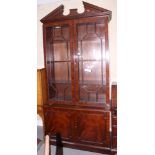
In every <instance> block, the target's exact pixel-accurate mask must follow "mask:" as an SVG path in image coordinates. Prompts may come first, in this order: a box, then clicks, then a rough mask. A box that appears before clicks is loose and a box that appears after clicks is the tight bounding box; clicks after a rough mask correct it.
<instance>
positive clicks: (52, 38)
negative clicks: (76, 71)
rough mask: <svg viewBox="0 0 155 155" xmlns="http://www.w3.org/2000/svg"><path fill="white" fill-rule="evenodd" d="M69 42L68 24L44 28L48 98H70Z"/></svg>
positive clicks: (68, 99)
mask: <svg viewBox="0 0 155 155" xmlns="http://www.w3.org/2000/svg"><path fill="white" fill-rule="evenodd" d="M70 43H71V39H70V26H69V25H68V24H57V25H54V26H50V27H47V28H46V66H47V77H48V92H49V99H50V100H56V101H60V100H65V101H70V100H71V99H72V91H71V90H72V88H71V51H70Z"/></svg>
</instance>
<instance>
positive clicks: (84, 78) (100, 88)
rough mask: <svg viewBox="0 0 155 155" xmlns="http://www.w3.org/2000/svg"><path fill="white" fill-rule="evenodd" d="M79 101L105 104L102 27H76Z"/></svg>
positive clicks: (99, 25) (91, 24) (94, 25)
mask: <svg viewBox="0 0 155 155" xmlns="http://www.w3.org/2000/svg"><path fill="white" fill-rule="evenodd" d="M77 31H78V57H79V59H78V60H79V96H80V101H86V102H98V103H104V102H105V98H106V96H105V83H106V79H105V77H106V72H105V62H106V61H105V46H104V45H105V44H104V25H103V24H100V23H86V24H79V25H77Z"/></svg>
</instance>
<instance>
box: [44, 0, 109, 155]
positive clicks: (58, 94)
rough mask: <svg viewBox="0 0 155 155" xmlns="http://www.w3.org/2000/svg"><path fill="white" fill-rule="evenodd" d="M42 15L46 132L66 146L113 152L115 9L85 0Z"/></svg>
mask: <svg viewBox="0 0 155 155" xmlns="http://www.w3.org/2000/svg"><path fill="white" fill-rule="evenodd" d="M83 5H84V9H85V11H84V12H83V13H81V14H79V13H77V9H71V10H70V13H69V15H67V16H64V15H63V11H64V6H63V5H61V6H59V7H58V8H56V9H55V10H54V11H52V12H51V13H50V14H48V15H47V16H45V17H44V18H43V19H41V22H42V23H43V41H44V60H45V61H44V62H45V68H46V88H45V89H46V90H47V92H48V93H47V98H46V99H47V100H46V102H44V117H45V134H49V135H51V137H50V140H51V143H55V140H56V139H57V137H58V136H59V137H61V140H62V145H63V146H66V147H71V148H76V149H82V150H88V151H94V152H102V153H107V154H110V153H111V139H110V130H109V129H110V110H111V108H110V100H109V59H108V55H109V44H108V42H109V41H108V22H109V21H110V19H111V11H109V10H106V9H104V8H100V7H97V6H95V5H92V4H89V3H86V2H83Z"/></svg>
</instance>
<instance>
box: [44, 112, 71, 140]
mask: <svg viewBox="0 0 155 155" xmlns="http://www.w3.org/2000/svg"><path fill="white" fill-rule="evenodd" d="M45 121H46V123H45V124H46V133H50V134H51V136H52V137H53V138H56V137H57V136H58V137H60V138H61V139H62V140H71V139H72V128H73V112H71V111H68V110H64V109H52V110H49V111H47V112H46V115H45Z"/></svg>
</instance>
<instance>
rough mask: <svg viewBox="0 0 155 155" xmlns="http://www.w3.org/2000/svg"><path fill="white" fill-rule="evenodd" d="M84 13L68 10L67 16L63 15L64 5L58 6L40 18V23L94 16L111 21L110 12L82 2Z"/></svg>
mask: <svg viewBox="0 0 155 155" xmlns="http://www.w3.org/2000/svg"><path fill="white" fill-rule="evenodd" d="M83 5H84V12H83V13H78V12H77V9H70V13H69V14H68V15H63V12H64V5H60V6H59V7H57V8H56V9H55V10H53V11H52V12H51V13H49V14H48V15H47V16H45V17H44V18H42V19H41V20H40V21H41V22H42V23H48V22H53V21H60V20H67V19H76V18H85V17H93V16H94V17H95V16H108V18H109V20H110V19H111V14H112V13H111V11H109V10H107V9H104V8H101V7H98V6H95V5H92V4H89V3H87V2H83Z"/></svg>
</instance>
